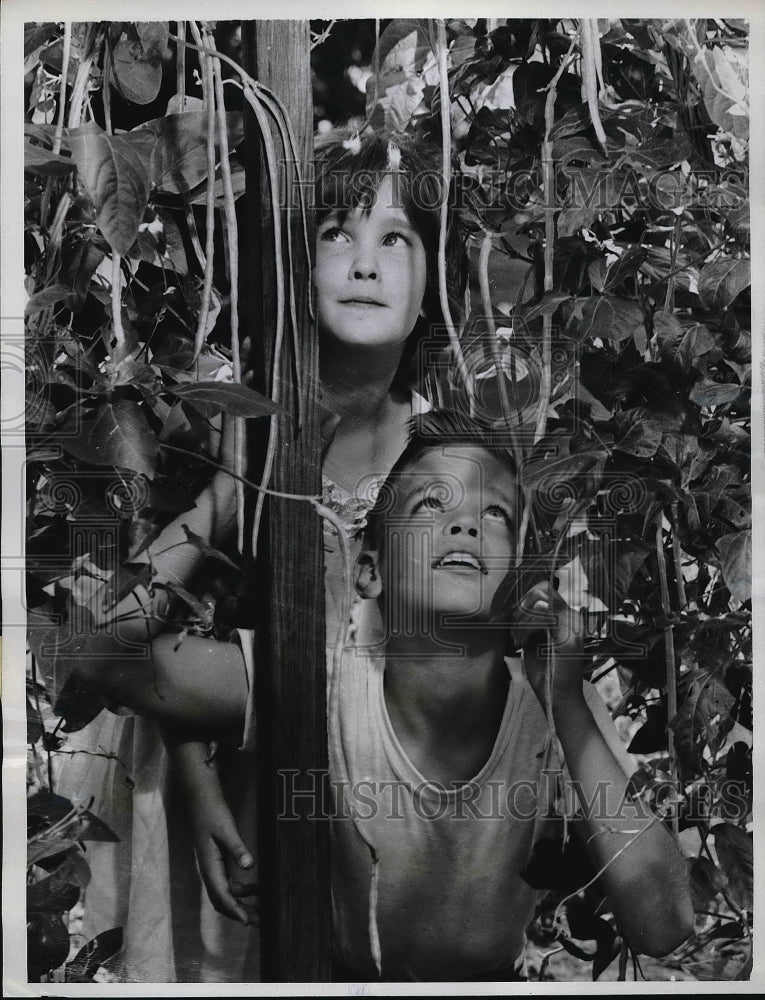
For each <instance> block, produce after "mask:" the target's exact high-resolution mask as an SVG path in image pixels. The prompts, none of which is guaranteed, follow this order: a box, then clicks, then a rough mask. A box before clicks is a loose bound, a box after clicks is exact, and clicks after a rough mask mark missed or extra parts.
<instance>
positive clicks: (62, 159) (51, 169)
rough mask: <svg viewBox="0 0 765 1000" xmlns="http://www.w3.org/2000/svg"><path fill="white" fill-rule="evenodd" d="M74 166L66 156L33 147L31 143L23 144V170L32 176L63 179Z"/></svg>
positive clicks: (39, 147) (40, 147)
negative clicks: (39, 175) (38, 175)
mask: <svg viewBox="0 0 765 1000" xmlns="http://www.w3.org/2000/svg"><path fill="white" fill-rule="evenodd" d="M75 166H76V164H75V163H74V161H73V160H72V159H70V158H69V157H68V156H62V155H61V154H60V153H54V152H53V151H52V150H47V149H43V148H42V146H33V145H32V143H31V142H26V143H24V170H28V171H29V172H30V173H32V174H42V175H43V176H44V177H63V176H64V175H65V174H68V173H69V172H70V171H72V170H74V168H75Z"/></svg>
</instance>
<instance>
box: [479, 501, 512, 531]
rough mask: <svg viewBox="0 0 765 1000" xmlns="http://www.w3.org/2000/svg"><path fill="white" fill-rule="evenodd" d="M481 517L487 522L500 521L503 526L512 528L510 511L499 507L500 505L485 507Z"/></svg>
mask: <svg viewBox="0 0 765 1000" xmlns="http://www.w3.org/2000/svg"><path fill="white" fill-rule="evenodd" d="M483 516H484V517H485V518H486V519H487V520H489V521H497V522H500V521H501V522H502V523H503V524H506V525H507V526H508V528H511V527H512V526H513V519H512V517H511V516H510V511H508V510H505V508H504V507H502V506H500V504H496V503H495V504H491V506H490V507H487V508H486V510H485V511H484V512H483Z"/></svg>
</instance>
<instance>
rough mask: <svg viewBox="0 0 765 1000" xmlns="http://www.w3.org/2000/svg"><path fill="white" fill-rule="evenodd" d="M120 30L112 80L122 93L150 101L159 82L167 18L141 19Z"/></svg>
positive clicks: (128, 97) (164, 47)
mask: <svg viewBox="0 0 765 1000" xmlns="http://www.w3.org/2000/svg"><path fill="white" fill-rule="evenodd" d="M133 30H134V31H135V37H131V35H132V33H133V32H132V31H131V30H130V29H129V30H128V33H126V34H123V35H122V36H121V37H120V39H119V41H118V42H117V44H116V45H115V46H114V61H113V64H112V66H113V74H114V82H115V83H116V85H117V88H118V90H119V91H120V92H121V93H122V95H123V97H125V98H127V100H128V101H133V102H134V103H135V104H150V103H151V102H152V101H153V100H154V99H155V98H156V96H157V94H158V93H159V88H160V87H161V85H162V54H163V52H164V50H165V49H166V47H167V34H168V25H167V22H166V21H144V22H141V23H139V24H136V25H135V28H134V29H133Z"/></svg>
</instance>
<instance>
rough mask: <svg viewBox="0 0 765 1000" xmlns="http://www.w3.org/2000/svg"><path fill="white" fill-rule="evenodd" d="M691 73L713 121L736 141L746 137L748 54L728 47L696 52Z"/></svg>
mask: <svg viewBox="0 0 765 1000" xmlns="http://www.w3.org/2000/svg"><path fill="white" fill-rule="evenodd" d="M693 72H694V73H695V75H696V79H697V80H698V81H699V84H700V86H701V92H702V94H703V97H704V104H705V105H706V109H707V111H708V112H709V117H710V118H711V119H712V121H713V122H714V123H715V125H717V126H718V127H719V128H721V129H722V130H723V131H725V132H732V133H733V135H734V136H735V137H736V138H737V139H748V138H749V74H748V72H747V53H746V52H745V51H744V52H742V51H740V50H737V49H734V48H733V47H732V46H730V45H722V46H714V47H711V46H710V47H708V48H707V47H704V48H703V49H699V50H697V51H696V54H695V58H694V59H693Z"/></svg>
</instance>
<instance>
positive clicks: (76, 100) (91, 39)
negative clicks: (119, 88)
mask: <svg viewBox="0 0 765 1000" xmlns="http://www.w3.org/2000/svg"><path fill="white" fill-rule="evenodd" d="M98 34H99V27H98V24H92V25H91V26H90V28H89V30H88V34H87V37H86V40H85V45H84V48H83V51H82V52H81V54H80V65H79V68H78V70H77V76H76V77H75V80H74V86H73V87H72V99H71V103H70V105H69V121H68V124H69V128H77V126H78V125H80V124H81V122H82V110H83V107H84V106H85V100H86V98H87V96H88V83H89V81H90V71H91V68H92V66H93V60H94V59H95V55H96V38H97V36H98ZM104 76H106V74H104ZM105 85H106V86H107V87H108V86H109V79H108V77H107V78H106V81H105Z"/></svg>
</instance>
